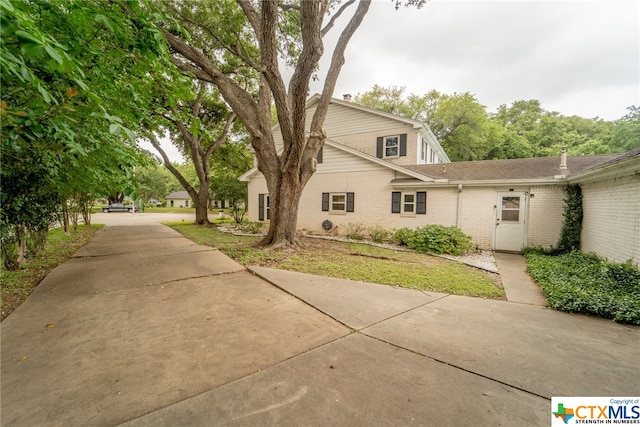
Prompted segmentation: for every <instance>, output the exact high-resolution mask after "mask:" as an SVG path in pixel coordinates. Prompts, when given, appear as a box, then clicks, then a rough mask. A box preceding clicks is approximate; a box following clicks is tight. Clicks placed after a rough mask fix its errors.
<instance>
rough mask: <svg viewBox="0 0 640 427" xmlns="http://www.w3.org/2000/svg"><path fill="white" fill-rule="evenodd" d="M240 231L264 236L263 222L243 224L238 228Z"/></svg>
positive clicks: (238, 225)
mask: <svg viewBox="0 0 640 427" xmlns="http://www.w3.org/2000/svg"><path fill="white" fill-rule="evenodd" d="M236 227H237V228H238V229H239V230H240V231H242V232H243V233H247V234H262V233H263V230H264V223H263V222H259V221H258V222H243V223H241V224H237V226H236Z"/></svg>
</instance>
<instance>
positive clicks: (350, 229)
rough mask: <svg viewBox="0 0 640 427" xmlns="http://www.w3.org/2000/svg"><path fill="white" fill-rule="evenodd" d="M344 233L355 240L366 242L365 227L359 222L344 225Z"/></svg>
mask: <svg viewBox="0 0 640 427" xmlns="http://www.w3.org/2000/svg"><path fill="white" fill-rule="evenodd" d="M343 227H344V233H345V234H346V235H347V237H348V238H350V239H353V240H364V237H365V227H364V225H362V224H361V223H359V222H348V223H346V224H344V225H343Z"/></svg>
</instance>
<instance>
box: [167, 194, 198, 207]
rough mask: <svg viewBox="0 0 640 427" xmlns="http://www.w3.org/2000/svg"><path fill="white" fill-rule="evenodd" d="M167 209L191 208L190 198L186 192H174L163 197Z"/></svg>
mask: <svg viewBox="0 0 640 427" xmlns="http://www.w3.org/2000/svg"><path fill="white" fill-rule="evenodd" d="M165 199H166V200H167V207H169V208H188V207H191V206H192V201H191V196H189V193H187V192H186V191H184V190H183V191H176V192H175V193H171V194H169V195H168V196H166V197H165Z"/></svg>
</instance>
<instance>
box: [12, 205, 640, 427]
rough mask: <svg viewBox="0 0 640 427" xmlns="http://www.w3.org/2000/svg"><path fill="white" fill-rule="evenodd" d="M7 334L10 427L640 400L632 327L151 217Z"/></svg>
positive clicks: (503, 419) (451, 414)
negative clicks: (257, 260)
mask: <svg viewBox="0 0 640 427" xmlns="http://www.w3.org/2000/svg"><path fill="white" fill-rule="evenodd" d="M110 215H113V214H110ZM124 215H127V214H124ZM136 215H137V214H136ZM94 220H95V219H94ZM95 222H99V221H98V220H95ZM1 328H2V384H1V398H2V399H1V405H2V407H1V409H2V419H1V423H2V425H3V426H38V425H46V426H69V425H92V426H93V425H97V426H114V425H121V424H122V425H127V426H182V425H185V426H186V425H188V426H211V425H238V426H255V425H297V426H298V425H302V426H304V425H309V426H311V425H313V426H371V425H383V426H395V425H399V426H404V425H429V426H467V425H469V426H471V425H509V426H511V425H513V426H541V425H549V424H550V419H551V404H550V398H551V397H552V396H638V395H640V374H639V371H638V362H639V361H640V329H639V328H637V327H630V326H625V325H619V324H615V323H613V322H611V321H608V320H603V319H597V318H593V317H587V316H580V315H569V314H566V313H560V312H556V311H552V310H549V309H546V308H544V307H540V306H534V305H527V304H520V303H512V302H507V301H494V300H483V299H476V298H466V297H457V296H451V295H445V294H438V293H432V292H419V291H413V290H408V289H398V288H393V287H389V286H381V285H374V284H368V283H360V282H352V281H347V280H338V279H329V278H322V277H318V276H311V275H306V274H301V273H294V272H286V271H280V270H271V269H266V268H257V267H256V268H252V269H251V271H247V270H245V269H244V268H243V267H242V266H241V265H239V264H237V263H235V262H234V261H232V260H231V259H230V258H228V257H226V256H225V255H224V254H222V253H221V252H219V251H217V250H215V249H212V248H209V247H205V246H200V245H197V244H195V243H193V242H191V241H190V240H188V239H186V238H184V237H182V236H181V235H180V234H178V233H177V232H175V231H173V230H171V229H169V228H168V227H164V226H162V225H158V224H148V225H134V226H108V227H105V228H104V229H102V230H100V231H99V232H98V233H97V234H96V236H95V237H94V239H93V240H92V241H91V242H90V243H89V244H88V245H87V246H85V247H84V248H82V249H80V250H79V251H78V252H77V253H76V254H75V256H74V258H73V259H71V260H70V261H68V262H66V263H64V264H62V265H61V266H59V267H58V268H56V269H55V270H54V271H52V272H51V274H49V276H47V277H46V278H45V279H44V281H43V282H42V283H41V284H40V286H39V287H38V288H37V289H36V290H35V291H34V293H33V294H32V295H31V297H29V299H28V300H27V301H26V302H25V303H24V304H23V305H22V306H20V307H19V308H18V309H17V310H16V311H15V312H14V313H12V314H11V315H10V316H9V317H8V318H7V319H6V320H5V321H4V322H2V324H1Z"/></svg>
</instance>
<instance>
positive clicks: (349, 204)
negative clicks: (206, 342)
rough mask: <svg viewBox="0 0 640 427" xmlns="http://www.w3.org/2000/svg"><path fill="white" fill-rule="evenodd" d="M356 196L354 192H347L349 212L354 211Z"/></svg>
mask: <svg viewBox="0 0 640 427" xmlns="http://www.w3.org/2000/svg"><path fill="white" fill-rule="evenodd" d="M354 198H355V194H354V193H347V212H354V210H353V207H354V206H353V202H354Z"/></svg>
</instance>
